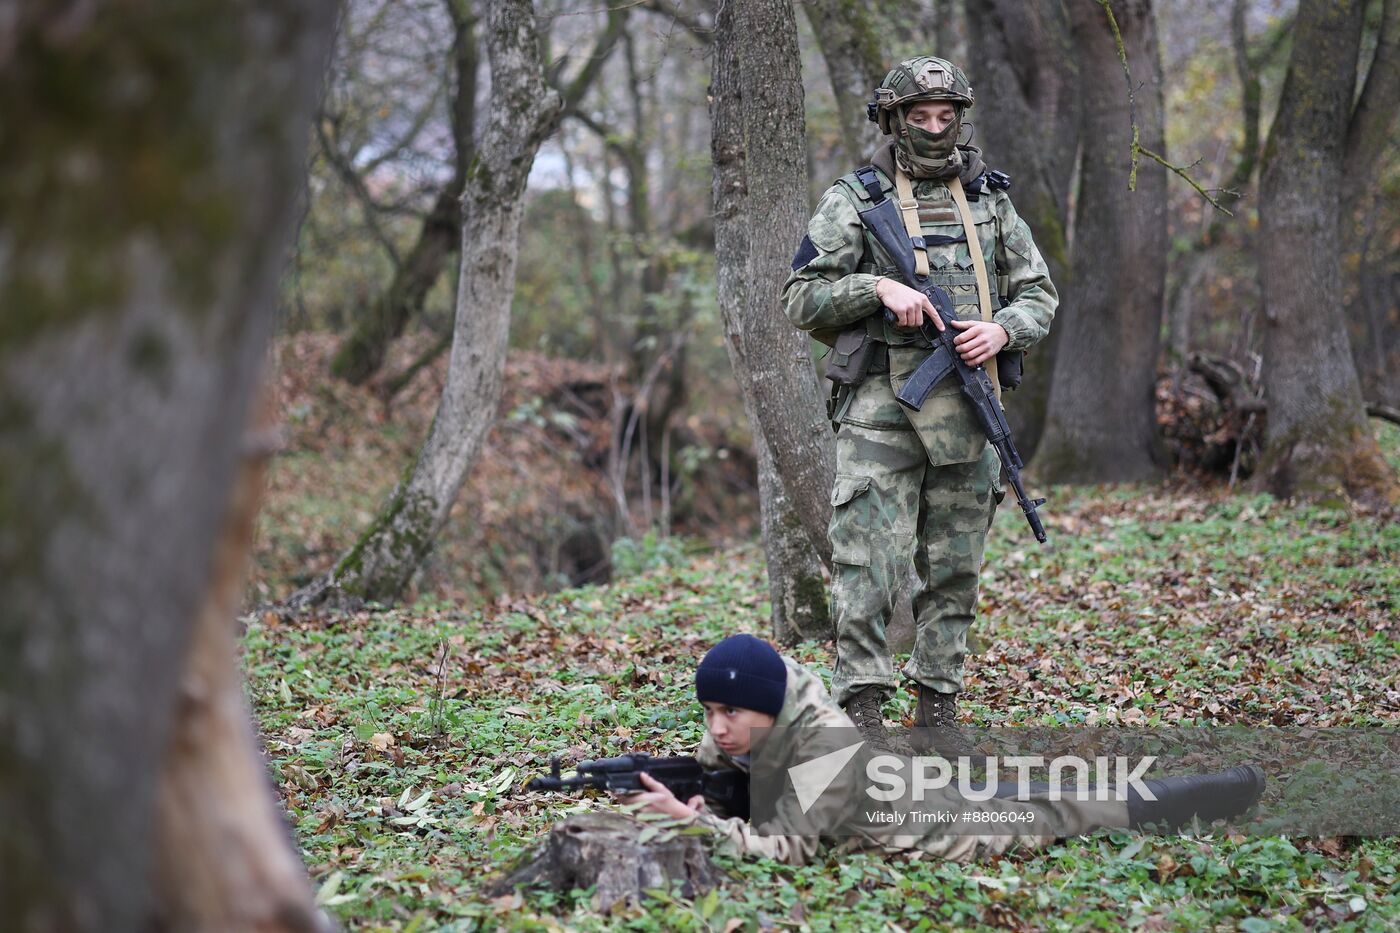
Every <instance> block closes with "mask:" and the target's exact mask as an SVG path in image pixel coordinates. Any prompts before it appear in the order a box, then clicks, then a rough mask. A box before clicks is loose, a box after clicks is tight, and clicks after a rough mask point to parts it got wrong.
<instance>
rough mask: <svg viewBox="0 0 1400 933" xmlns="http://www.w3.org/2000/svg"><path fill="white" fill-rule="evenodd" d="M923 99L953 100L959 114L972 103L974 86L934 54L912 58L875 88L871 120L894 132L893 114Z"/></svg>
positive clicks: (947, 62) (870, 105)
mask: <svg viewBox="0 0 1400 933" xmlns="http://www.w3.org/2000/svg"><path fill="white" fill-rule="evenodd" d="M921 100H947V101H952V103H953V105H954V106H956V107H957V108H958V113H959V115H961V113H962V111H963V110H965V109H966V108H968V107H971V106H972V103H973V97H972V85H971V84H970V83H968V80H967V75H965V74H964V73H963V70H962V69H961V68H959V67H958V66H957V65H954V64H953V63H952V62H950V61H947V60H945V59H942V58H934V57H932V56H930V55H920V56H919V57H918V58H909V59H905V60H904V61H902V62H900V63H899V64H898V65H895V66H894V67H893V68H891V69H890V73H889V74H887V75H885V80H884V81H882V82H880V86H879V87H877V88H876V89H875V97H874V99H873V100H872V101H871V102H870V104H869V106H868V107H867V109H866V112H867V115H868V116H869V117H870V122H871V123H879V124H880V131H881V132H882V133H884V134H886V135H889V133H890V115H891V114H892V113H893V112H894V111H895V110H896V109H898V108H900V107H906V106H909V105H910V104H914V103H917V102H918V101H921Z"/></svg>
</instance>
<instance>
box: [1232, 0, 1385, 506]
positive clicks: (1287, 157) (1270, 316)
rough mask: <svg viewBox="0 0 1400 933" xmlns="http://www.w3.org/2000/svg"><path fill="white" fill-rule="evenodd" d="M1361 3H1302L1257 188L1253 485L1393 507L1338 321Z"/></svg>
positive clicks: (1382, 462) (1281, 492)
mask: <svg viewBox="0 0 1400 933" xmlns="http://www.w3.org/2000/svg"><path fill="white" fill-rule="evenodd" d="M1364 8H1365V3H1364V2H1362V0H1325V2H1324V0H1303V2H1302V3H1301V4H1300V6H1299V9H1298V19H1297V24H1296V25H1295V27H1294V37H1293V55H1292V59H1291V60H1290V61H1289V66H1288V75H1287V77H1286V78H1285V79H1284V86H1283V92H1282V95H1281V97H1280V99H1279V109H1278V115H1277V117H1276V118H1275V120H1274V125H1273V130H1272V132H1271V133H1270V135H1269V142H1268V144H1267V146H1266V147H1265V151H1264V163H1263V170H1262V177H1261V182H1260V204H1259V217H1260V233H1261V236H1260V237H1259V275H1260V280H1261V284H1262V288H1263V295H1264V308H1265V323H1264V393H1265V397H1266V399H1267V401H1268V405H1269V421H1268V428H1267V431H1266V434H1265V448H1264V455H1263V459H1262V462H1261V463H1260V466H1259V470H1258V472H1257V473H1256V476H1257V482H1258V483H1259V484H1260V486H1261V487H1262V488H1265V489H1267V490H1269V491H1271V492H1273V493H1274V494H1276V495H1279V496H1294V495H1297V496H1305V497H1309V498H1324V499H1327V498H1339V497H1344V496H1354V497H1359V498H1364V499H1378V500H1381V501H1394V499H1395V497H1396V483H1395V475H1394V473H1393V472H1392V471H1391V470H1390V468H1389V466H1388V465H1387V464H1386V462H1385V460H1384V458H1383V457H1382V456H1381V453H1380V449H1379V447H1378V445H1377V444H1376V440H1375V435H1374V434H1373V433H1372V431H1371V427H1370V423H1369V422H1368V420H1367V418H1366V411H1365V407H1364V405H1363V403H1362V399H1361V386H1360V383H1359V381H1358V379H1357V374H1356V366H1355V364H1354V363H1353V361H1352V355H1351V346H1350V342H1349V341H1348V339H1347V330H1346V321H1345V320H1344V317H1343V314H1342V300H1341V298H1342V281H1341V243H1342V240H1341V234H1342V230H1341V210H1342V198H1343V194H1342V190H1343V187H1344V185H1345V184H1348V183H1349V182H1348V180H1347V179H1345V178H1344V177H1343V174H1342V171H1343V165H1344V158H1345V145H1346V138H1347V127H1348V123H1349V121H1350V118H1351V112H1352V96H1353V94H1354V90H1355V87H1356V68H1357V56H1358V54H1359V51H1360V43H1361V26H1362V17H1363V16H1364V13H1365V9H1364Z"/></svg>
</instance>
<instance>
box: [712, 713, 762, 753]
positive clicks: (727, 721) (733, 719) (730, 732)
mask: <svg viewBox="0 0 1400 933" xmlns="http://www.w3.org/2000/svg"><path fill="white" fill-rule="evenodd" d="M701 705H702V706H704V707H705V728H706V729H708V730H710V737H711V738H713V739H714V740H715V744H716V745H718V746H719V747H720V750H721V751H723V752H724V753H725V754H726V755H730V756H734V755H747V754H748V753H749V748H750V745H751V739H750V738H749V730H750V729H763V728H766V727H768V726H771V725H773V723H774V722H775V721H776V720H775V719H774V717H772V716H770V715H768V714H767V713H760V712H757V711H756V710H751V709H740V708H738V707H737V706H725V705H724V704H723V703H702V704H701Z"/></svg>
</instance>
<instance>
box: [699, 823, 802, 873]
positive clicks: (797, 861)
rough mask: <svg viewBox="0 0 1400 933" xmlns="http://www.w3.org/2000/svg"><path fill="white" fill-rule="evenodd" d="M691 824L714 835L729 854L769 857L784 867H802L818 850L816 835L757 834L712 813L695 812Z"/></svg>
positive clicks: (744, 825) (742, 824)
mask: <svg viewBox="0 0 1400 933" xmlns="http://www.w3.org/2000/svg"><path fill="white" fill-rule="evenodd" d="M695 824H696V825H697V826H704V827H706V828H707V829H709V830H710V831H711V832H712V833H714V835H715V836H716V837H718V842H717V844H718V846H719V847H720V848H721V849H722V850H724V851H727V852H729V853H730V854H732V855H738V856H752V857H756V858H770V859H773V860H774V861H777V862H782V863H784V864H786V865H805V864H807V863H808V862H810V861H811V860H812V859H813V857H814V856H816V854H817V851H818V850H819V849H820V848H821V839H820V837H818V836H778V835H759V833H758V831H757V830H755V829H754V827H753V826H751V825H749V824H748V823H746V822H744V821H743V820H741V819H739V818H738V817H731V818H729V819H724V818H721V817H719V816H716V815H715V814H713V813H697V814H696V815H695Z"/></svg>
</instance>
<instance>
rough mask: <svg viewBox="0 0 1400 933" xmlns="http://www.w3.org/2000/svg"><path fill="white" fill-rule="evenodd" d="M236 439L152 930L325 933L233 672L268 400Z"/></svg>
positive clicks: (194, 659)
mask: <svg viewBox="0 0 1400 933" xmlns="http://www.w3.org/2000/svg"><path fill="white" fill-rule="evenodd" d="M261 410H262V417H261V422H262V423H261V424H260V425H259V426H258V428H257V429H256V430H255V431H254V432H253V433H251V434H250V435H248V436H247V437H246V439H245V445H244V446H245V451H244V454H245V461H244V465H243V468H242V469H241V470H240V472H239V476H238V477H237V479H236V481H235V483H234V488H233V496H232V501H231V503H230V507H229V514H228V518H227V520H226V521H227V523H226V526H225V529H224V533H223V535H222V536H221V539H220V541H219V544H218V550H217V551H216V553H215V555H214V575H213V579H212V580H211V581H210V585H209V589H208V591H207V593H206V595H205V597H204V605H203V607H202V608H201V609H200V611H199V614H198V617H197V618H196V620H195V626H194V633H193V639H192V644H191V645H190V650H189V656H188V658H187V660H186V662H185V666H184V673H183V674H182V675H181V677H180V682H179V686H178V693H177V696H176V699H175V724H174V729H173V731H172V733H171V736H170V741H169V745H168V747H167V752H166V758H165V766H164V770H163V772H162V774H161V775H160V796H159V802H158V804H157V806H158V811H157V814H158V817H157V824H158V826H157V835H156V849H155V852H156V854H155V864H154V878H155V881H154V886H155V893H156V905H157V906H156V908H155V911H154V916H153V922H152V926H153V928H155V929H158V930H171V931H178V930H268V931H271V930H301V931H320V930H327V931H328V930H330V929H332V924H331V923H330V922H329V920H328V919H327V918H326V917H325V916H324V915H323V914H322V913H321V912H320V911H319V910H317V909H316V907H315V906H314V904H313V903H312V901H311V898H310V896H309V890H308V886H307V883H306V872H305V869H304V868H303V866H302V863H301V856H300V853H298V852H297V850H296V848H295V847H294V846H293V845H291V838H290V835H289V833H288V831H287V826H286V824H285V823H284V822H283V820H282V816H281V811H280V807H279V806H278V804H277V801H276V794H275V792H274V790H273V788H272V786H271V784H270V783H269V782H268V779H267V770H266V766H265V765H264V763H263V758H262V754H261V749H260V748H259V747H258V742H257V739H256V737H255V736H254V734H253V730H252V729H251V728H250V724H251V723H252V721H253V713H252V710H251V709H249V707H248V701H247V697H246V695H245V694H244V691H243V678H242V676H241V674H240V673H239V670H238V666H237V663H236V660H235V659H236V658H237V657H238V634H237V627H236V626H235V625H234V624H232V620H233V618H234V614H235V613H236V612H237V609H238V603H239V600H240V599H241V598H242V585H243V570H244V567H245V565H246V564H247V558H248V554H249V552H250V551H251V550H252V546H253V534H254V530H255V529H256V527H257V516H258V505H259V499H260V498H261V494H262V489H263V483H264V475H265V473H266V469H265V467H266V463H267V457H268V455H269V454H270V453H271V452H272V450H273V449H274V446H275V443H276V440H275V438H276V435H275V431H274V429H273V426H272V422H273V416H272V411H271V405H270V404H269V403H268V400H265V401H264V404H263V405H262V406H261Z"/></svg>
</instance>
